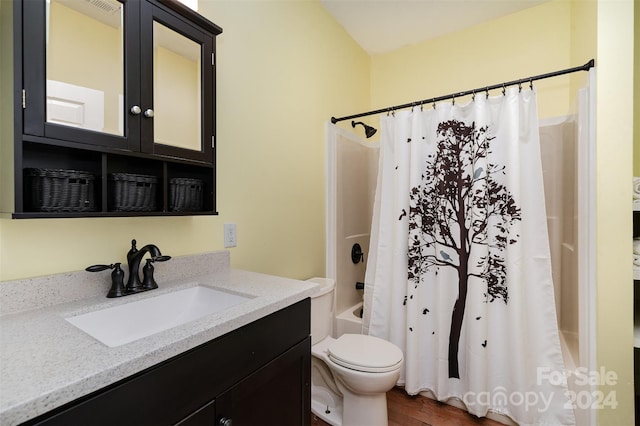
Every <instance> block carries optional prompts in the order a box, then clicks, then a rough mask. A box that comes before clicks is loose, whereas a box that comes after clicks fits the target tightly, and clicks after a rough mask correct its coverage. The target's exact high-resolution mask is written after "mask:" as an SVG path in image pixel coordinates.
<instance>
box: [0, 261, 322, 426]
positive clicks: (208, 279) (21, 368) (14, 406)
mask: <svg viewBox="0 0 640 426" xmlns="http://www.w3.org/2000/svg"><path fill="white" fill-rule="evenodd" d="M166 263H170V262H166ZM177 264H180V262H177ZM226 266H228V265H226ZM192 270H193V269H192ZM174 272H175V271H174ZM199 272H200V273H201V275H195V276H188V275H189V274H186V273H185V274H184V275H183V276H182V278H179V277H178V278H173V279H170V280H168V281H162V280H160V279H158V283H159V286H160V288H158V289H156V290H153V291H149V292H145V293H140V294H136V295H131V296H126V297H121V298H117V299H107V298H106V297H105V294H106V293H103V294H100V295H95V296H91V297H86V298H82V299H79V300H72V301H67V302H62V303H57V304H55V305H50V306H44V307H40V308H35V309H29V310H25V311H20V312H13V313H8V314H5V312H6V309H4V312H3V314H2V315H1V316H0V424H2V425H3V426H9V425H14V424H19V423H21V422H24V421H26V420H28V419H30V418H33V417H36V416H38V415H40V414H43V413H46V412H48V411H50V410H52V409H54V408H56V407H59V406H61V405H63V404H65V403H67V402H70V401H73V400H75V399H77V398H79V397H81V396H84V395H87V394H89V393H91V392H93V391H96V390H99V389H101V388H103V387H105V386H108V385H110V384H113V383H115V382H117V381H119V380H121V379H124V378H126V377H128V376H131V375H132V374H135V373H137V372H140V371H142V370H144V369H146V368H148V367H151V366H153V365H155V364H158V363H159V362H162V361H165V360H167V359H169V358H171V357H173V356H175V355H178V354H180V353H182V352H184V351H187V350H189V349H192V348H194V347H196V346H199V345H201V344H203V343H205V342H208V341H210V340H212V339H215V338H217V337H219V336H222V335H224V334H226V333H228V332H230V331H232V330H235V329H237V328H240V327H242V326H244V325H246V324H249V323H250V322H253V321H255V320H257V319H260V318H262V317H264V316H266V315H269V314H271V313H273V312H276V311H278V310H280V309H282V308H285V307H287V306H289V305H291V304H293V303H296V302H298V301H300V300H303V299H305V298H306V297H309V296H310V295H311V294H312V293H313V291H314V289H315V288H316V284H313V283H311V282H307V281H298V280H292V279H287V278H281V277H274V276H270V275H264V274H258V273H253V272H247V271H240V270H230V269H228V268H227V267H225V264H224V262H223V267H222V268H217V270H210V271H204V270H201V271H199ZM107 275H108V274H107ZM167 275H168V276H169V275H173V276H177V275H180V274H178V273H171V274H167ZM156 277H158V275H156ZM3 285H4V283H0V287H1V286H3ZM23 285H24V284H23ZM195 285H203V286H210V287H213V288H216V289H221V290H226V291H230V292H234V293H237V294H241V295H245V296H250V297H252V298H251V299H250V300H248V301H245V302H243V303H241V304H239V305H236V306H233V307H231V308H229V309H226V310H224V311H222V312H219V313H215V314H211V315H207V316H205V317H203V318H200V319H197V320H195V321H192V322H190V323H187V324H184V325H181V326H178V327H175V328H172V329H170V330H166V331H162V332H159V333H157V334H154V335H151V336H149V337H146V338H143V339H140V340H136V341H133V342H131V343H127V344H124V345H122V346H118V347H114V348H109V347H107V346H106V345H104V344H102V343H101V342H99V341H97V340H95V339H94V338H93V337H91V336H89V335H88V334H85V333H84V332H83V331H81V330H79V329H77V328H76V327H74V326H73V325H71V324H70V323H68V322H67V321H65V318H66V317H70V316H74V315H78V314H81V313H86V312H90V311H94V310H98V309H103V308H106V307H110V306H115V305H118V304H123V303H129V302H133V301H136V300H140V299H142V298H147V297H154V296H157V295H160V294H163V293H167V292H171V291H175V290H179V289H183V288H188V287H192V286H195ZM102 287H104V286H102ZM21 288H22V287H21ZM0 302H2V303H3V304H4V303H5V302H6V299H5V300H1V299H0ZM7 303H8V302H7Z"/></svg>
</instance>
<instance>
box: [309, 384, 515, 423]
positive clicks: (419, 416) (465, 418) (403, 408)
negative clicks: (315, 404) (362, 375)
mask: <svg viewBox="0 0 640 426" xmlns="http://www.w3.org/2000/svg"><path fill="white" fill-rule="evenodd" d="M387 412H388V414H389V426H472V425H473V426H477V425H481V426H503V425H502V424H501V423H498V422H496V421H493V420H489V419H486V418H479V417H476V416H474V415H472V414H469V413H467V412H466V411H464V410H461V409H459V408H456V407H452V406H451V405H447V404H444V403H441V402H438V401H434V400H431V399H429V398H425V397H423V396H420V395H416V396H409V395H407V394H406V393H405V392H404V390H402V388H394V389H392V390H390V391H389V392H387ZM311 424H312V425H313V426H328V423H325V422H324V421H322V420H320V419H319V418H316V417H315V416H314V415H313V414H312V420H311ZM363 426H364V425H363ZM371 426H373V425H371Z"/></svg>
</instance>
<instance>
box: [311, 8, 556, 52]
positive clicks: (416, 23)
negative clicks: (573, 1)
mask: <svg viewBox="0 0 640 426" xmlns="http://www.w3.org/2000/svg"><path fill="white" fill-rule="evenodd" d="M545 1H548V0H320V2H321V3H322V5H324V7H325V8H326V9H327V10H328V11H329V13H330V14H331V15H333V17H334V18H335V19H336V20H337V21H338V22H339V23H340V24H341V25H342V26H343V27H344V29H345V30H346V31H347V32H348V33H349V34H350V35H351V37H352V38H353V39H354V40H355V41H356V42H357V43H358V44H359V45H360V46H361V47H362V48H363V49H364V50H365V51H367V52H368V53H369V54H371V55H375V54H380V53H387V52H390V51H393V50H396V49H399V48H401V47H404V46H408V45H411V44H414V43H418V42H421V41H424V40H428V39H431V38H435V37H439V36H442V35H445V34H448V33H453V32H456V31H460V30H462V29H464V28H467V27H471V26H473V25H477V24H480V23H482V22H485V21H489V20H492V19H495V18H498V17H501V16H505V15H508V14H511V13H514V12H517V11H519V10H522V9H526V8H529V7H532V6H536V5H538V4H541V3H544V2H545Z"/></svg>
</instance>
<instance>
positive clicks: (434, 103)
mask: <svg viewBox="0 0 640 426" xmlns="http://www.w3.org/2000/svg"><path fill="white" fill-rule="evenodd" d="M433 109H436V101H433Z"/></svg>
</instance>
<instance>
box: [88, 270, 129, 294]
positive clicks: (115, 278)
mask: <svg viewBox="0 0 640 426" xmlns="http://www.w3.org/2000/svg"><path fill="white" fill-rule="evenodd" d="M107 269H113V272H112V273H111V289H109V293H107V297H120V296H124V295H126V289H125V288H124V271H123V270H122V268H120V263H112V264H111V265H91V266H88V267H87V268H86V269H85V271H87V272H100V271H104V270H107Z"/></svg>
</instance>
